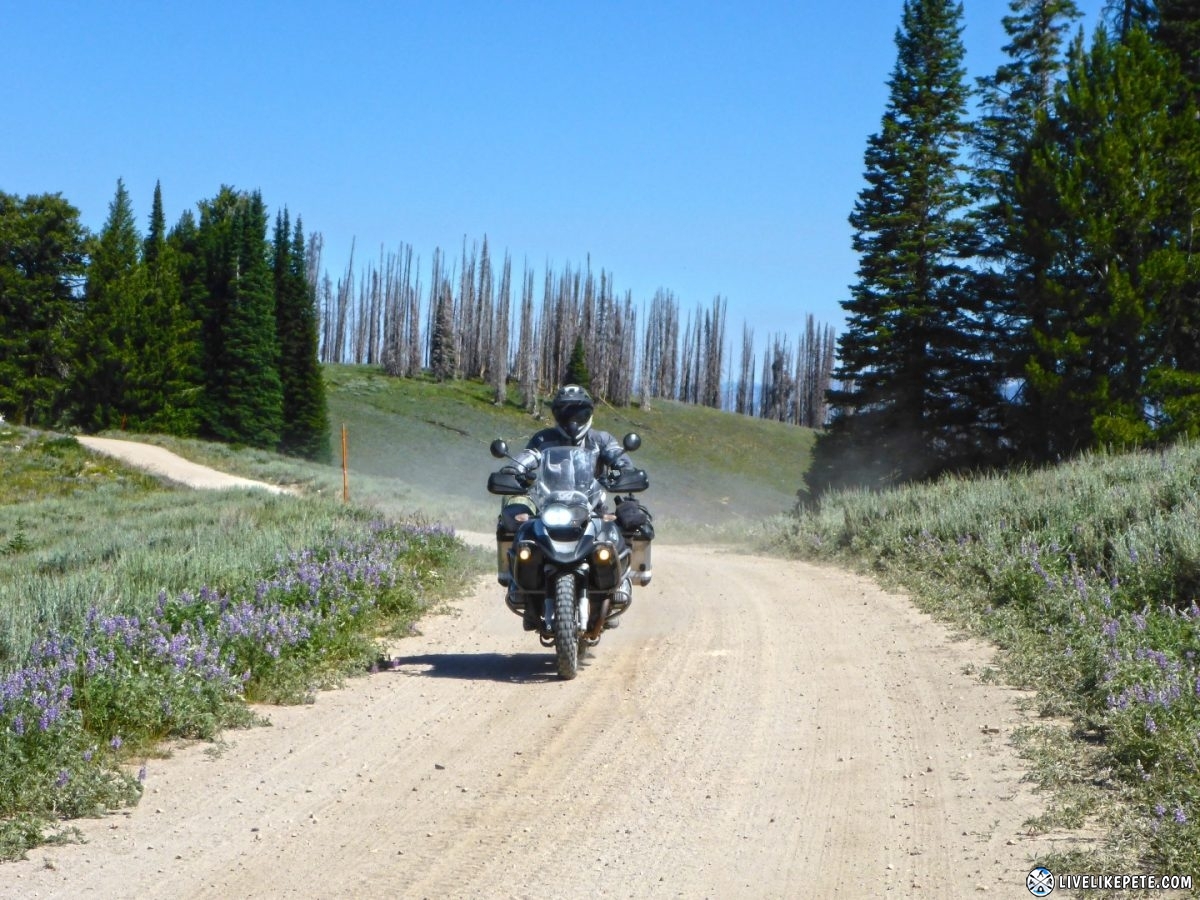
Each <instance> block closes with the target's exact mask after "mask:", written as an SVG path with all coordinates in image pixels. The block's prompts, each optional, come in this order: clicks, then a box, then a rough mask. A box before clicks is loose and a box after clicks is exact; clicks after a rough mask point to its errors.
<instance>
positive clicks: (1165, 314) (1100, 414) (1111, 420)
mask: <svg viewBox="0 0 1200 900" xmlns="http://www.w3.org/2000/svg"><path fill="white" fill-rule="evenodd" d="M1198 149H1200V125H1198V123H1197V117H1196V110H1195V107H1194V105H1193V104H1192V102H1191V100H1190V96H1189V91H1188V89H1187V85H1186V81H1185V80H1184V79H1183V77H1182V75H1181V74H1180V72H1179V68H1178V63H1177V61H1176V60H1174V59H1173V58H1170V57H1168V56H1166V55H1164V54H1163V53H1162V52H1160V51H1159V50H1158V49H1157V48H1155V47H1154V45H1153V44H1152V43H1151V42H1150V40H1149V39H1148V37H1147V36H1146V34H1145V32H1143V31H1141V30H1140V29H1134V30H1133V31H1131V32H1130V33H1129V34H1128V35H1127V37H1126V38H1125V40H1124V42H1123V43H1116V42H1113V41H1111V40H1110V39H1109V38H1108V37H1107V36H1106V35H1105V34H1104V33H1103V32H1098V33H1097V35H1096V38H1095V41H1094V43H1093V44H1092V46H1091V48H1090V50H1087V51H1085V50H1084V47H1083V43H1082V40H1080V41H1078V42H1077V44H1076V48H1075V52H1074V53H1073V58H1072V64H1071V67H1070V69H1069V78H1068V82H1067V86H1066V90H1065V92H1064V93H1063V95H1062V97H1061V98H1060V99H1059V100H1058V102H1057V103H1056V104H1055V108H1054V113H1053V116H1051V117H1045V118H1044V119H1043V122H1042V127H1041V128H1040V129H1039V133H1038V137H1037V139H1036V142H1035V145H1034V148H1033V152H1032V153H1031V155H1030V159H1029V164H1028V167H1027V170H1026V171H1025V172H1024V173H1023V174H1022V177H1021V178H1020V179H1019V181H1018V184H1019V186H1020V194H1019V198H1018V200H1019V203H1018V216H1019V219H1020V221H1021V224H1022V231H1023V236H1022V237H1023V241H1024V242H1025V245H1026V246H1027V247H1029V248H1030V256H1031V258H1033V259H1036V260H1037V261H1038V266H1037V268H1036V271H1035V277H1034V278H1032V279H1030V281H1029V283H1028V285H1027V288H1026V290H1025V291H1024V294H1023V297H1024V298H1025V301H1026V303H1027V307H1028V309H1029V310H1030V326H1029V346H1030V347H1031V348H1032V352H1031V353H1030V355H1029V358H1028V359H1027V361H1026V366H1025V369H1026V376H1027V392H1028V394H1029V399H1028V402H1027V403H1026V404H1025V407H1024V408H1023V411H1024V413H1025V420H1024V422H1023V426H1024V427H1023V429H1022V431H1023V433H1024V434H1025V435H1026V436H1027V439H1028V440H1029V441H1030V442H1031V443H1032V445H1033V447H1034V450H1035V451H1036V452H1035V454H1034V456H1035V458H1044V459H1053V458H1057V457H1059V456H1065V455H1069V454H1072V453H1075V452H1077V451H1079V450H1082V449H1086V448H1089V447H1093V446H1096V445H1097V444H1117V445H1125V444H1132V443H1137V442H1139V441H1143V440H1146V439H1148V438H1150V437H1151V436H1152V433H1153V429H1154V428H1155V425H1156V421H1155V419H1156V416H1159V415H1166V417H1167V419H1170V421H1169V422H1164V423H1162V424H1166V425H1168V430H1169V431H1172V430H1173V431H1189V430H1190V427H1191V426H1190V424H1189V422H1187V421H1181V420H1180V416H1181V415H1184V416H1186V412H1187V410H1188V408H1189V403H1188V399H1187V398H1188V396H1189V395H1190V394H1194V393H1195V392H1196V391H1197V390H1198V389H1200V357H1198V352H1197V351H1196V349H1195V348H1196V346H1197V338H1198V337H1200V310H1198V308H1197V303H1198V301H1197V299H1196V298H1197V297H1200V263H1197V261H1196V259H1195V257H1194V254H1193V253H1192V252H1191V241H1192V227H1193V217H1194V211H1195V210H1196V209H1197V208H1200V154H1198ZM1168 373H1169V375H1168ZM1155 383H1157V384H1158V386H1159V389H1160V391H1161V396H1160V398H1159V399H1160V401H1161V402H1160V406H1161V407H1163V409H1161V410H1159V411H1156V410H1155V408H1154V406H1153V405H1152V404H1148V403H1147V400H1148V399H1153V398H1152V397H1149V393H1148V392H1150V391H1152V390H1153V389H1154V385H1155ZM1189 383H1190V387H1189ZM1165 406H1170V407H1171V408H1172V409H1173V410H1174V413H1173V415H1172V414H1169V413H1166V412H1165Z"/></svg>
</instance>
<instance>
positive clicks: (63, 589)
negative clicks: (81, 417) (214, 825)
mask: <svg viewBox="0 0 1200 900" xmlns="http://www.w3.org/2000/svg"><path fill="white" fill-rule="evenodd" d="M280 465H284V464H282V463H281V464H280ZM0 479H2V481H3V483H4V485H5V489H4V491H3V494H2V495H0V859H13V858H17V857H19V856H20V855H21V854H23V852H24V851H25V850H26V849H27V848H28V847H30V846H33V845H34V844H37V843H40V842H43V841H45V840H55V839H60V840H61V839H69V838H70V837H71V835H72V832H71V830H70V829H66V830H62V826H61V822H62V820H64V819H69V818H72V817H78V816H86V815H94V814H99V813H101V812H103V811H105V810H107V809H113V808H117V807H120V806H122V805H126V804H130V803H134V802H136V801H137V799H138V797H139V796H140V794H141V777H142V773H140V772H139V765H141V764H142V763H144V760H145V759H146V758H147V757H148V756H151V755H154V754H156V753H160V752H162V750H161V742H162V741H163V740H164V739H169V738H201V739H213V738H216V737H218V736H219V734H220V732H221V731H222V729H224V728H227V727H232V726H242V725H248V724H252V723H253V722H255V721H256V720H257V714H256V713H255V712H254V711H253V708H252V707H251V706H250V705H248V704H249V703H252V702H256V701H263V702H301V701H303V700H305V699H306V698H308V697H309V696H311V693H312V692H313V691H314V690H317V689H319V688H321V687H324V686H329V685H332V684H335V683H337V682H338V681H339V680H340V679H341V678H343V677H344V676H346V675H348V674H351V673H354V672H365V671H366V670H367V669H368V667H369V666H370V665H371V664H372V662H374V661H375V660H376V659H377V657H378V654H379V647H380V644H379V641H380V640H381V639H385V638H388V637H392V636H397V635H401V634H405V633H407V631H408V629H409V627H410V626H411V624H412V622H413V621H414V620H415V619H416V618H417V617H418V616H420V615H421V614H422V613H423V612H425V611H427V610H428V609H430V607H431V606H433V605H435V604H436V603H438V602H439V601H440V600H441V599H442V598H444V597H447V596H450V595H453V594H454V593H455V592H456V591H458V590H459V589H460V588H461V587H462V586H463V585H464V584H465V579H466V578H467V577H468V576H470V575H471V574H473V573H474V572H475V571H476V570H477V566H478V562H477V560H476V558H475V557H474V556H473V555H471V554H469V553H467V551H466V550H465V548H464V547H463V545H462V544H461V542H459V541H458V540H457V539H456V538H455V537H454V536H453V533H452V532H451V531H450V530H448V529H447V528H446V527H443V526H442V525H440V524H437V523H434V522H432V521H430V520H427V519H423V518H403V519H384V518H381V517H380V515H379V514H378V512H377V511H376V510H372V509H369V508H367V507H363V506H356V505H346V504H342V503H341V502H340V498H337V500H335V499H333V498H328V497H323V496H321V495H319V494H310V495H308V496H304V497H291V496H277V495H274V494H268V493H266V492H262V491H255V490H231V491H216V492H201V491H191V490H187V489H183V488H172V487H169V486H165V485H163V484H162V483H160V482H158V481H157V480H155V479H153V478H149V477H147V476H145V475H142V474H140V473H137V472H132V471H130V470H129V469H127V468H126V467H124V466H122V465H120V464H118V463H116V462H114V461H111V460H109V459H106V458H104V457H101V456H96V455H93V454H91V453H89V452H87V451H86V450H85V449H84V448H82V447H81V446H80V445H79V444H78V443H77V442H76V441H75V440H74V439H73V438H71V437H67V436H62V435H54V434H46V433H39V432H35V431H31V430H28V429H23V428H16V427H13V426H9V425H5V424H3V423H0ZM283 480H293V479H283Z"/></svg>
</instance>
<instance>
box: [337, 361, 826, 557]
mask: <svg viewBox="0 0 1200 900" xmlns="http://www.w3.org/2000/svg"><path fill="white" fill-rule="evenodd" d="M326 383H327V385H328V388H329V406H330V416H331V420H332V421H333V423H334V425H335V429H338V428H340V427H341V425H342V424H343V423H344V424H345V425H346V428H347V433H348V435H349V454H348V456H349V461H350V469H351V472H352V482H351V492H352V493H354V494H356V495H360V496H362V497H363V498H364V499H366V500H367V501H368V502H373V503H377V504H379V505H380V506H381V507H382V508H388V507H390V506H393V505H395V504H396V503H401V504H409V505H410V508H413V507H415V508H419V509H422V510H425V511H427V512H429V513H431V514H435V515H444V514H446V513H449V514H450V515H451V516H454V517H455V518H454V521H456V522H461V523H462V524H463V525H464V527H467V526H468V525H469V526H470V527H475V528H478V529H480V530H485V529H487V528H490V527H492V526H493V524H494V519H495V511H496V508H497V506H498V501H497V500H496V498H494V497H490V496H489V495H488V494H487V493H486V492H485V490H484V485H485V482H486V477H487V473H488V472H489V471H491V470H492V469H494V468H495V467H496V466H497V465H498V464H497V463H496V461H495V460H494V459H492V457H491V455H490V454H489V453H488V445H489V444H490V443H491V441H492V440H493V439H494V438H497V437H500V438H504V439H505V440H506V441H507V442H508V443H509V445H510V446H511V447H514V448H519V447H523V446H524V444H525V442H526V440H528V438H529V437H530V435H532V434H533V432H535V431H537V430H538V429H541V428H545V427H548V426H549V425H551V424H552V422H551V421H550V420H549V419H548V418H543V419H541V420H538V419H535V418H533V417H532V416H530V415H529V414H528V413H526V412H525V411H523V410H522V409H520V408H519V407H518V406H517V405H516V402H515V397H516V391H515V390H511V391H510V394H511V396H512V398H513V399H511V400H510V402H509V403H508V404H507V405H506V406H504V407H498V406H496V405H495V404H494V403H493V402H492V394H491V390H490V388H488V387H487V386H486V385H483V384H480V383H476V382H452V383H446V384H441V385H438V384H435V383H433V382H432V381H428V380H418V379H413V380H408V379H406V380H401V379H395V378H389V377H387V376H385V375H384V374H382V373H381V372H379V371H377V370H372V369H366V368H363V367H351V366H331V367H328V368H327V370H326ZM595 424H596V427H598V428H602V429H604V430H605V431H609V432H612V433H613V434H615V435H616V436H617V437H618V438H620V437H621V436H622V435H623V434H625V433H626V432H628V431H636V432H638V433H639V434H640V435H641V436H642V439H643V443H642V448H641V449H640V450H638V451H637V453H635V454H634V460H635V462H636V463H637V464H638V465H639V466H640V467H642V468H644V469H646V470H647V472H649V474H650V490H649V491H648V492H646V494H644V495H643V499H644V501H645V502H646V504H647V505H648V506H649V507H650V508H651V509H652V510H653V511H654V514H655V517H656V525H657V528H658V533H659V535H660V537H663V538H665V539H668V540H694V539H704V540H709V539H712V538H713V537H714V536H715V537H719V538H737V537H742V536H744V535H745V534H746V533H747V532H751V531H753V530H755V529H757V528H758V527H759V525H760V523H761V522H762V520H763V519H765V518H768V517H770V516H773V515H778V514H782V513H784V512H786V511H787V510H789V509H791V508H792V506H793V505H794V504H795V501H796V491H797V489H798V488H799V487H800V486H801V484H802V483H803V478H804V472H805V471H806V470H807V468H808V464H809V456H810V452H811V447H812V441H813V432H812V431H811V430H809V429H803V428H796V427H793V426H790V425H784V424H781V423H779V422H768V421H764V420H762V419H754V418H748V417H745V416H735V415H730V414H728V413H722V412H720V411H718V410H713V409H708V408H705V407H697V406H691V405H688V404H683V403H675V402H670V401H657V400H656V401H654V402H653V403H652V404H651V405H650V408H649V409H643V408H641V407H640V406H637V405H634V406H632V407H629V408H614V407H607V406H603V405H602V406H600V407H599V408H598V409H597V411H596V417H595ZM334 444H335V447H338V446H340V438H339V439H338V440H335V442H334ZM335 455H336V456H338V458H339V459H340V452H339V451H337V450H335ZM337 489H338V490H340V481H339V482H338V484H337Z"/></svg>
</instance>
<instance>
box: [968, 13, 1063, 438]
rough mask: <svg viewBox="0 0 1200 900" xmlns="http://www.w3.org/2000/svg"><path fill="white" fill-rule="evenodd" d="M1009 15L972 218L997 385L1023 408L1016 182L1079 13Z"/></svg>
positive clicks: (985, 116) (984, 90) (988, 104)
mask: <svg viewBox="0 0 1200 900" xmlns="http://www.w3.org/2000/svg"><path fill="white" fill-rule="evenodd" d="M1009 9H1010V11H1011V15H1008V16H1005V17H1004V20H1003V24H1004V29H1005V32H1006V33H1007V34H1008V36H1009V43H1008V44H1007V45H1006V46H1005V47H1004V52H1005V53H1006V55H1007V57H1008V60H1007V61H1006V62H1005V63H1003V64H1002V65H1001V66H999V67H998V68H997V70H996V72H995V73H994V74H993V75H990V76H988V77H985V78H980V79H978V86H979V107H980V111H981V112H980V116H979V119H978V120H977V121H976V123H975V127H974V130H973V132H972V138H971V144H972V148H973V150H974V166H973V169H972V179H973V182H974V186H975V189H976V190H977V192H978V195H977V196H978V200H977V202H978V205H977V207H976V209H975V210H973V212H972V218H973V220H974V222H975V224H976V229H977V235H978V237H979V240H978V243H977V245H976V251H975V252H976V254H977V255H978V266H977V268H976V275H975V278H976V284H975V286H974V290H975V291H976V293H977V294H978V295H979V296H980V297H982V298H985V301H986V303H987V313H988V315H987V322H988V326H989V330H990V334H989V344H990V346H991V350H992V358H993V361H994V365H995V371H994V376H993V377H994V378H995V379H996V380H997V381H998V382H1000V383H1007V384H1009V385H1011V386H1013V390H1015V392H1016V394H1017V397H1018V401H1019V400H1020V397H1021V392H1020V390H1019V385H1020V380H1021V379H1022V378H1023V371H1022V366H1023V364H1024V360H1025V359H1026V358H1027V357H1028V353H1029V350H1028V347H1025V346H1023V344H1022V340H1023V338H1024V337H1025V336H1026V335H1027V332H1028V329H1027V316H1026V308H1025V300H1024V298H1022V297H1021V296H1020V293H1019V291H1018V286H1019V285H1021V284H1023V283H1025V282H1026V281H1027V279H1028V278H1029V277H1030V272H1031V268H1032V266H1033V265H1034V261H1033V260H1031V259H1029V258H1028V257H1027V256H1026V254H1025V252H1024V250H1023V248H1022V246H1021V244H1020V241H1019V240H1018V236H1017V233H1016V223H1015V222H1014V221H1013V217H1012V210H1013V202H1014V195H1015V191H1016V189H1015V185H1014V178H1015V177H1016V173H1017V171H1018V170H1019V168H1020V165H1021V160H1022V159H1023V158H1024V156H1025V155H1026V154H1027V153H1028V151H1029V146H1030V142H1031V141H1032V138H1033V131H1034V125H1035V122H1036V121H1037V117H1038V115H1039V113H1044V112H1045V111H1046V110H1047V109H1048V108H1049V106H1050V104H1051V102H1052V101H1053V99H1054V96H1055V94H1056V92H1057V90H1058V87H1059V85H1060V82H1061V78H1062V70H1063V66H1064V60H1063V53H1062V46H1063V40H1064V37H1065V34H1066V31H1067V29H1068V28H1069V27H1070V26H1071V24H1072V23H1073V22H1074V21H1075V20H1077V19H1078V18H1079V16H1080V13H1079V9H1078V7H1077V6H1076V5H1075V3H1074V2H1073V0H1010V3H1009ZM1010 430H1011V429H1010ZM1009 437H1010V439H1011V434H1010V436H1009Z"/></svg>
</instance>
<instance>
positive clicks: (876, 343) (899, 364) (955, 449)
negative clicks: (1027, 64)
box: [809, 0, 999, 492]
mask: <svg viewBox="0 0 1200 900" xmlns="http://www.w3.org/2000/svg"><path fill="white" fill-rule="evenodd" d="M961 19H962V6H961V4H959V3H952V2H949V0H906V2H905V4H904V12H903V18H902V25H901V28H900V29H899V30H898V32H897V35H896V46H897V50H898V54H897V61H896V65H895V68H894V70H893V73H892V76H891V78H890V80H889V100H888V104H887V109H886V111H885V113H884V116H883V122H882V128H881V130H880V132H879V133H878V134H875V135H873V136H872V137H871V138H870V139H869V141H868V146H867V151H866V154H865V161H866V166H867V171H866V181H867V186H866V187H865V188H864V189H863V190H862V192H861V193H860V194H859V198H858V201H857V203H856V204H855V208H854V212H853V214H852V215H851V217H850V222H851V224H852V225H853V227H854V229H855V234H854V240H853V244H854V249H855V250H856V252H857V253H858V254H859V257H860V263H859V268H858V280H857V282H856V284H855V285H854V286H853V287H852V289H851V299H850V300H848V301H846V302H844V303H843V307H844V308H845V309H846V311H847V312H848V313H849V317H848V328H847V330H846V331H845V332H844V333H843V334H842V336H841V337H840V339H839V342H838V345H839V349H840V359H841V367H840V369H839V371H838V372H837V373H836V375H837V378H838V379H839V380H840V381H841V382H842V383H843V384H844V385H846V387H844V388H843V389H839V390H834V391H831V392H830V403H831V406H832V407H833V408H834V411H835V415H834V418H833V421H832V422H831V425H830V428H829V430H828V431H826V432H825V433H824V434H822V435H821V436H820V438H819V439H818V442H817V446H816V450H815V454H814V462H813V466H812V470H811V472H810V475H809V486H810V489H812V490H813V491H814V492H820V491H822V490H824V489H826V488H828V487H830V486H833V485H836V484H839V483H854V482H861V483H866V484H869V485H874V486H884V485H888V484H892V483H895V482H898V481H903V480H907V479H912V478H920V477H925V476H929V475H933V474H935V473H937V472H939V471H942V470H945V469H949V468H956V467H966V466H971V465H976V464H979V463H980V462H982V461H984V460H985V459H987V458H988V453H989V450H990V446H989V445H990V444H991V443H992V442H994V441H995V440H996V435H995V433H994V431H995V427H996V422H995V421H994V418H993V419H989V415H991V416H994V415H995V412H996V411H997V410H998V409H999V400H998V398H997V393H998V391H997V387H996V385H995V384H994V383H993V381H992V379H991V378H990V377H989V373H988V366H987V364H986V360H985V359H984V358H983V347H982V342H983V331H982V322H981V316H980V310H979V309H978V308H977V307H976V304H975V301H974V298H973V296H972V293H971V292H970V291H969V290H968V289H967V288H968V286H969V285H970V281H971V279H970V275H969V272H968V270H967V267H966V266H965V265H964V263H963V257H964V255H965V254H966V253H967V252H968V251H969V249H970V248H969V244H968V237H969V224H968V222H967V221H966V219H965V217H964V213H965V210H966V209H967V208H968V205H969V202H970V197H969V194H968V190H967V186H966V184H965V183H964V179H963V177H962V175H963V171H962V169H963V166H962V162H961V160H960V150H961V147H962V142H963V139H964V136H965V133H966V130H967V123H966V120H965V109H966V104H967V99H968V90H967V87H966V85H965V83H964V78H965V71H964V69H963V47H962V41H961V30H962V25H961ZM989 411H991V412H990V413H989Z"/></svg>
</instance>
